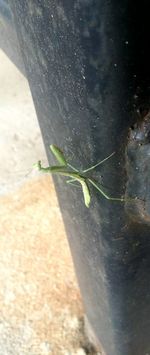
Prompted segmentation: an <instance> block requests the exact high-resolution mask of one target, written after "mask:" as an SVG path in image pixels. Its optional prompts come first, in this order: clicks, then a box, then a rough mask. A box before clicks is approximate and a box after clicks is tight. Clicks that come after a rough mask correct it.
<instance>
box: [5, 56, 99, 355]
mask: <svg viewBox="0 0 150 355" xmlns="http://www.w3.org/2000/svg"><path fill="white" fill-rule="evenodd" d="M0 83H1V85H0V151H1V154H0V166H1V169H0V285H1V287H0V355H49V354H53V355H59V354H60V355H61V354H62V355H85V354H95V352H94V350H92V349H90V347H89V344H88V342H87V339H86V338H85V336H84V334H83V306H82V302H81V297H80V292H79V289H78V286H77V282H76V278H75V274H74V269H73V264H72V260H71V256H70V251H69V248H68V243H67V240H66V235H65V230H64V226H63V222H62V219H61V215H60V211H59V207H58V203H57V198H56V194H55V190H54V186H53V182H52V179H51V177H49V176H41V175H40V174H39V173H38V172H37V171H36V170H34V169H33V168H32V165H33V163H35V162H37V160H38V159H39V158H40V159H41V160H42V161H43V163H46V156H45V150H44V147H43V143H42V139H41V134H40V130H39V127H38V123H37V119H36V114H35V111H34V106H33V103H32V98H31V94H30V91H29V87H28V84H27V81H26V79H25V78H24V77H23V76H22V74H21V73H20V72H19V71H18V70H17V69H16V67H15V66H14V65H13V64H12V63H11V62H10V61H9V59H8V58H7V57H6V56H5V55H4V53H3V52H0ZM58 226H59V228H58Z"/></svg>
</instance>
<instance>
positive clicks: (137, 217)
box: [126, 111, 150, 224]
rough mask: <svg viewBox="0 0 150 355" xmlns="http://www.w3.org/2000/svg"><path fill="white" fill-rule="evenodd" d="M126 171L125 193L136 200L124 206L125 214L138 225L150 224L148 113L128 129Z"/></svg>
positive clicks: (149, 132) (149, 118) (149, 135)
mask: <svg viewBox="0 0 150 355" xmlns="http://www.w3.org/2000/svg"><path fill="white" fill-rule="evenodd" d="M126 169H127V178H128V181H127V189H126V193H127V195H128V196H131V197H136V198H137V200H135V203H127V204H126V210H127V213H128V214H129V215H130V217H131V218H132V220H134V221H136V222H138V223H146V224H150V180H149V179H150V111H149V112H148V113H147V114H146V115H145V116H144V117H143V119H142V120H140V122H137V123H136V124H134V126H133V127H132V128H130V131H129V140H128V145H127V149H126Z"/></svg>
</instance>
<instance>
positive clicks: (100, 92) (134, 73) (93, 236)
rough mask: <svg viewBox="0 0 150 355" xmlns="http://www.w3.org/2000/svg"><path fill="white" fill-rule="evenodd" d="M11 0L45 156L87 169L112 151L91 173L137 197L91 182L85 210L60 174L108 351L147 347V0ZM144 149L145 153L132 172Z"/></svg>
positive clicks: (131, 354) (85, 288) (92, 309)
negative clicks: (58, 155) (59, 155)
mask: <svg viewBox="0 0 150 355" xmlns="http://www.w3.org/2000/svg"><path fill="white" fill-rule="evenodd" d="M10 4H11V8H12V11H13V14H14V18H15V23H16V29H17V33H18V39H19V43H20V47H21V50H22V55H23V58H24V63H25V68H26V73H27V77H28V80H29V83H30V87H31V91H32V95H33V99H34V103H35V107H36V111H37V115H38V119H39V123H40V127H41V131H42V135H43V139H44V143H45V146H46V148H47V154H48V157H49V161H50V162H51V163H52V159H51V156H50V154H49V150H48V146H49V144H50V143H54V144H57V145H58V146H60V147H61V148H62V149H63V150H64V152H65V154H66V155H67V156H68V157H69V158H70V159H71V161H72V162H73V163H74V165H76V166H77V167H82V168H86V167H87V166H89V165H91V164H93V163H95V162H97V161H99V160H101V159H103V158H104V157H106V156H107V155H109V154H110V153H112V152H113V151H115V152H116V154H115V156H114V157H113V158H112V159H111V160H109V161H107V163H105V164H104V165H102V166H101V167H100V168H99V169H97V172H95V173H93V174H94V176H95V177H96V178H97V180H100V175H102V176H103V179H104V185H105V186H106V187H107V188H106V190H107V191H108V192H109V194H112V195H114V196H119V195H121V194H124V193H126V192H128V193H129V194H130V196H133V197H134V196H137V197H139V198H140V200H137V201H135V202H131V203H119V202H116V203H115V202H109V201H108V200H105V199H104V198H103V197H102V196H100V195H99V194H98V193H96V192H95V191H94V190H91V194H92V203H91V206H90V208H89V209H87V208H86V207H85V206H84V203H83V198H82V194H81V192H80V191H78V189H76V188H73V187H69V186H67V185H65V183H64V181H63V180H62V179H59V178H58V179H55V183H56V188H57V194H58V198H59V203H60V207H61V211H62V215H63V219H64V222H65V226H66V230H67V234H68V239H69V243H70V247H71V252H72V255H73V259H74V264H75V268H76V273H77V277H78V281H79V285H80V289H81V293H82V296H83V301H84V304H85V309H86V314H87V317H88V320H89V322H90V325H91V327H92V329H93V331H94V333H95V336H96V337H97V339H98V341H99V343H101V344H102V346H103V348H104V351H105V353H106V354H107V355H145V354H147V355H148V354H150V340H149V334H150V318H149V314H150V257H149V255H150V229H149V222H150V214H149V207H150V206H149V197H150V191H149V174H148V173H149V169H148V166H149V161H150V157H149V140H147V139H146V138H145V139H144V149H145V150H142V153H141V150H140V148H139V147H141V146H142V145H141V146H140V145H139V144H140V143H139V142H138V139H137V137H138V135H137V131H135V134H133V135H132V134H131V132H130V127H131V126H132V132H134V130H140V129H141V130H142V129H143V126H142V123H141V122H142V121H143V117H144V116H145V115H146V114H147V112H148V110H149V88H150V82H149V81H150V75H149V74H150V65H149V63H150V60H149V59H150V58H149V51H148V46H149V40H150V30H149V7H150V5H149V2H148V1H146V0H144V1H143V2H142V3H141V2H139V1H135V0H134V1H132V2H131V1H130V0H123V1H121V2H120V3H118V1H115V0H110V1H106V0H105V1H104V0H99V1H96V0H87V1H83V0H76V1H75V0H55V1H52V0H51V1H50V0H30V1H28V0H13V2H12V1H10ZM138 116H139V118H138ZM138 121H139V122H140V123H137V127H138V128H137V127H136V126H135V123H136V122H138ZM147 124H148V123H147ZM129 136H130V137H129ZM147 136H148V134H147ZM128 137H129V138H128ZM132 143H133V145H134V149H133V145H132ZM136 143H137V144H136ZM142 144H143V143H142ZM136 148H137V149H136ZM139 152H140V153H139ZM138 154H140V159H141V157H142V159H145V160H144V162H143V168H142V169H141V174H138V179H136V168H138V167H139V166H136V164H135V162H138V161H139V160H138ZM39 158H40V157H39ZM144 164H145V165H144ZM143 181H144V183H143ZM133 182H134V184H133ZM133 186H134V188H133ZM139 186H140V187H139ZM142 191H143V193H142ZM143 195H144V196H143ZM145 199H146V205H145ZM141 201H142V202H141ZM145 206H146V207H145ZM145 208H146V209H147V211H146V218H145V215H144V212H143V211H145ZM139 214H140V216H142V217H141V218H139ZM58 248H59V245H58Z"/></svg>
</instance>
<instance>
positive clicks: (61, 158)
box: [35, 144, 126, 207]
mask: <svg viewBox="0 0 150 355" xmlns="http://www.w3.org/2000/svg"><path fill="white" fill-rule="evenodd" d="M50 150H51V152H52V153H53V155H54V156H55V158H56V159H57V161H58V163H59V165H55V166H48V167H45V168H44V167H43V166H42V165H41V161H40V160H39V161H38V163H37V164H35V166H36V167H37V168H38V170H39V171H42V172H44V173H50V174H59V175H63V176H67V177H69V180H67V181H66V182H67V183H70V184H74V182H79V183H80V185H81V187H82V192H83V197H84V203H85V206H86V207H89V205H90V202H91V192H90V188H89V186H90V185H92V186H94V188H95V189H96V190H98V192H99V193H100V194H101V195H102V196H103V197H104V198H106V199H107V200H111V201H121V202H124V201H126V199H125V198H124V197H111V196H109V195H107V194H106V192H104V191H103V189H102V188H101V186H99V185H98V184H97V183H96V182H95V181H94V180H93V179H91V178H90V177H88V176H86V173H88V172H89V171H92V170H94V169H95V168H96V167H98V166H99V165H101V164H103V163H104V162H105V161H106V160H108V159H110V158H111V157H112V156H113V155H114V154H115V152H113V153H111V154H110V155H109V156H107V157H106V158H105V159H103V160H101V161H100V162H99V163H97V164H95V165H93V166H91V167H89V168H88V169H85V170H81V171H80V170H78V169H76V168H75V167H74V166H72V165H71V164H70V163H69V162H68V161H67V159H66V157H65V155H64V153H63V151H62V150H61V149H60V148H59V147H57V146H56V145H54V144H51V145H50Z"/></svg>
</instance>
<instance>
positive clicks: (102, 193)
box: [88, 179, 133, 202]
mask: <svg viewBox="0 0 150 355" xmlns="http://www.w3.org/2000/svg"><path fill="white" fill-rule="evenodd" d="M88 181H89V182H90V183H91V184H92V185H93V186H94V187H95V188H96V189H97V190H98V191H99V192H100V193H101V195H102V196H104V197H105V198H106V199H107V200H111V201H121V202H125V201H127V200H128V199H126V198H124V197H112V196H109V195H107V194H106V193H105V192H104V191H103V190H102V189H101V188H100V187H99V186H98V185H97V184H96V183H95V182H94V181H93V180H91V179H88ZM132 200H133V199H132Z"/></svg>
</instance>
